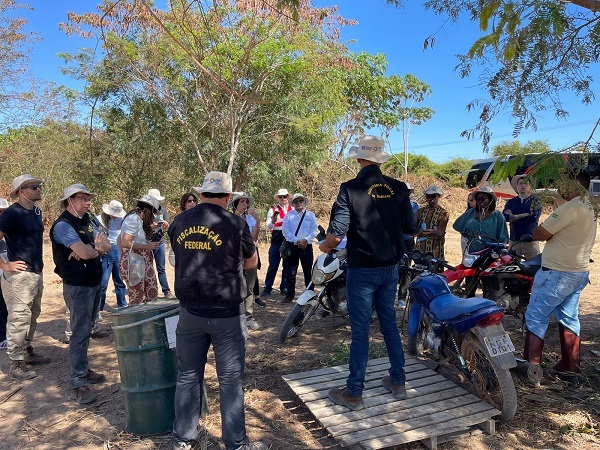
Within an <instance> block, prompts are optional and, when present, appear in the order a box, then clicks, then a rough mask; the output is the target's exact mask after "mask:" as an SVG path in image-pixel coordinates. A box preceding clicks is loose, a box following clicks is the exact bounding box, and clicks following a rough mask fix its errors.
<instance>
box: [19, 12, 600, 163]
mask: <svg viewBox="0 0 600 450" xmlns="http://www.w3.org/2000/svg"><path fill="white" fill-rule="evenodd" d="M28 3H29V4H30V5H31V6H32V7H33V8H34V11H31V12H24V11H23V12H22V15H24V16H25V17H27V18H28V19H29V20H30V24H29V29H30V30H32V31H36V32H38V33H39V36H40V37H41V38H42V39H43V41H42V42H40V43H38V44H36V46H35V48H34V52H33V54H32V55H31V68H32V69H33V71H34V73H35V74H36V75H37V76H41V77H43V78H45V79H47V80H52V81H54V82H56V83H58V84H66V85H68V86H71V87H75V88H80V87H81V84H78V83H75V81H74V80H72V79H70V78H67V77H64V76H62V74H61V72H60V67H62V65H63V63H62V60H60V59H59V58H58V56H57V53H59V52H68V53H73V52H75V51H77V49H78V48H79V47H82V46H85V47H93V46H94V45H95V42H93V41H90V40H82V39H79V38H72V37H68V36H66V35H65V34H64V33H63V32H61V31H60V30H59V28H58V24H59V22H64V21H66V19H67V12H68V11H75V12H85V11H96V8H95V6H96V4H98V3H99V1H97V0H54V1H50V0H31V1H29V2H28ZM315 3H316V4H322V5H334V4H336V5H338V6H339V7H340V14H341V15H342V16H343V17H346V18H348V19H355V20H357V21H358V22H359V24H358V25H356V26H354V27H346V28H345V29H344V30H343V33H342V40H343V41H345V42H346V43H347V45H348V47H349V48H350V50H352V51H354V52H361V51H366V52H369V53H373V54H375V53H384V54H385V55H386V57H387V59H388V61H389V63H390V65H389V68H388V74H390V75H391V74H398V75H406V74H407V73H411V74H413V75H415V76H417V77H418V78H419V79H421V80H422V81H424V82H426V83H428V84H429V85H431V87H432V90H433V93H432V96H431V97H430V98H429V99H428V100H427V101H426V102H425V103H424V104H426V105H427V106H429V107H431V108H433V109H434V110H435V115H434V117H433V118H432V119H431V120H430V121H429V122H427V123H425V124H423V125H421V126H414V127H413V128H412V129H411V132H410V141H409V148H410V149H411V152H413V153H416V154H424V155H427V156H428V157H429V158H430V159H431V160H433V161H435V162H445V161H448V160H449V159H452V158H454V157H457V156H462V157H465V158H469V159H478V158H484V157H486V155H485V154H484V153H483V150H482V147H481V142H480V141H479V140H470V141H467V140H465V139H463V138H461V137H460V133H461V131H463V130H465V129H467V128H471V127H472V126H473V125H474V124H475V123H476V121H477V115H478V113H477V111H472V112H470V113H469V112H467V111H466V109H465V106H466V105H467V103H468V102H469V101H470V100H473V99H475V98H485V92H483V91H482V90H480V89H479V88H478V87H477V86H476V84H477V80H476V78H469V79H461V78H460V76H459V75H458V73H457V72H455V71H454V70H453V69H454V66H456V64H457V59H456V55H457V54H459V53H464V52H466V50H467V49H468V47H469V44H470V43H472V42H473V41H474V39H476V38H477V37H478V36H479V35H480V32H479V30H478V27H477V24H474V23H471V22H470V21H468V20H463V21H461V22H460V23H459V24H454V23H452V22H448V23H446V25H445V26H444V27H443V28H442V30H441V31H439V32H437V34H436V40H435V45H434V47H433V48H432V49H428V50H426V51H423V41H424V40H425V38H426V37H427V36H428V35H430V34H433V33H435V32H436V31H438V29H440V27H442V25H443V24H444V22H445V21H446V17H444V16H436V15H434V14H433V13H431V12H429V11H425V10H424V9H423V7H422V6H421V3H422V2H417V1H414V0H412V1H411V0H407V1H406V2H405V3H406V7H405V8H404V9H396V8H394V7H391V6H387V5H385V4H384V2H383V0H362V1H361V0H340V1H330V0H319V1H315ZM591 73H592V74H593V75H594V76H595V78H597V79H600V68H599V66H598V65H596V66H593V68H592V69H591ZM598 83H599V81H598V80H597V81H596V86H599V84H598ZM563 100H564V101H565V104H566V105H567V106H568V107H567V109H568V110H569V112H570V117H569V118H568V120H560V121H559V120H558V119H556V118H555V117H554V115H553V114H552V112H550V111H548V112H546V113H544V114H543V115H541V116H540V117H538V131H537V132H530V131H526V132H523V133H522V134H521V135H520V137H519V138H518V139H519V140H520V141H521V142H522V143H524V142H527V141H528V140H535V139H540V140H546V141H548V143H549V144H550V146H551V147H552V148H553V149H557V148H562V147H565V146H568V145H571V144H573V143H575V142H577V141H580V140H585V139H587V137H588V136H589V134H590V133H591V130H592V128H593V124H594V123H595V121H596V120H597V119H598V117H599V116H600V114H599V113H598V112H599V111H600V108H599V107H598V101H597V102H596V103H595V104H593V105H592V106H585V105H582V104H581V103H580V102H579V101H578V100H577V99H576V98H574V97H573V96H569V95H566V94H565V95H564V96H563ZM599 101H600V99H599ZM512 127H513V123H512V122H511V120H510V118H509V117H508V116H503V117H498V118H496V119H495V120H494V122H493V123H492V131H493V134H494V137H493V138H492V142H491V145H492V146H493V145H495V144H497V143H499V142H501V141H506V140H512ZM596 137H597V139H600V132H598V133H597V136H596ZM391 145H392V151H393V152H394V153H401V152H402V146H403V144H402V138H401V135H400V133H397V134H394V135H393V136H392V139H391Z"/></svg>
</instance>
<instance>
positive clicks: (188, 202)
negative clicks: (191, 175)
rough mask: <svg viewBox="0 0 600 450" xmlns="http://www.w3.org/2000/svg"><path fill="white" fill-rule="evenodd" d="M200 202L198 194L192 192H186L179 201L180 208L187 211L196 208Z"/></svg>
mask: <svg viewBox="0 0 600 450" xmlns="http://www.w3.org/2000/svg"><path fill="white" fill-rule="evenodd" d="M197 204H198V196H197V195H196V194H194V193H192V192H186V193H185V194H183V195H182V196H181V200H180V201H179V210H180V211H187V210H188V209H192V208H194V207H195V206H196V205H197Z"/></svg>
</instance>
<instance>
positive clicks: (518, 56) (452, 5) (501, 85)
mask: <svg viewBox="0 0 600 450" xmlns="http://www.w3.org/2000/svg"><path fill="white" fill-rule="evenodd" d="M388 3H394V4H396V5H398V4H401V2H399V1H397V0H388ZM425 7H426V8H428V9H431V10H433V11H434V12H435V13H437V14H447V15H449V16H450V17H451V18H452V20H457V19H458V18H459V17H460V16H461V15H463V14H465V15H468V17H469V18H470V19H471V20H472V21H475V22H478V23H479V26H480V29H481V30H482V32H483V33H484V35H483V36H482V37H480V38H478V39H477V40H476V41H475V42H474V43H473V44H472V45H471V48H470V49H469V50H468V52H467V53H465V54H463V55H459V63H458V65H457V69H458V71H459V73H460V75H461V77H463V78H464V77H469V76H471V75H472V74H473V72H474V71H475V69H476V68H478V67H480V68H482V70H480V71H479V72H478V74H477V76H478V79H479V84H480V85H481V86H482V87H483V88H485V89H486V91H487V93H488V96H489V98H488V99H477V100H473V101H472V102H470V103H469V104H468V105H467V108H468V109H478V110H479V113H480V115H479V122H478V124H477V125H476V126H475V127H474V128H473V129H471V130H466V131H465V132H463V134H462V135H463V136H466V137H472V136H474V135H476V134H479V135H480V136H481V138H482V140H483V144H484V147H485V148H486V149H487V146H488V144H489V141H490V138H491V130H490V128H489V124H490V122H491V120H492V119H493V118H494V117H496V116H497V115H498V114H500V113H504V112H508V113H509V114H510V115H511V116H512V117H513V118H514V119H515V121H516V123H515V127H514V136H515V137H516V136H517V135H518V134H519V133H520V132H521V130H522V129H524V128H531V129H536V116H537V115H538V114H540V113H541V112H543V111H546V110H550V111H552V112H553V114H554V115H555V116H556V117H557V118H559V119H561V118H566V117H567V116H568V111H567V110H566V109H565V107H564V104H563V100H562V98H561V94H562V93H564V92H572V93H574V94H575V95H576V96H578V97H579V99H580V100H581V101H582V102H583V103H584V104H590V103H592V101H593V100H594V99H595V94H594V92H593V89H592V83H593V81H594V79H593V77H592V75H591V70H590V68H591V67H592V66H593V65H595V64H597V63H598V61H599V58H600V15H598V14H597V12H598V11H599V10H600V4H599V3H598V2H597V1H594V0H579V1H569V2H565V1H561V0H527V1H520V0H493V1H487V0H486V1H483V0H462V1H455V0H429V1H427V2H425Z"/></svg>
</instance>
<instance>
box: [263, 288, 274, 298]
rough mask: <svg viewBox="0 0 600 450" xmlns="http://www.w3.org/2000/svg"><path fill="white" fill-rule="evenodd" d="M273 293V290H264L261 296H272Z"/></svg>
mask: <svg viewBox="0 0 600 450" xmlns="http://www.w3.org/2000/svg"><path fill="white" fill-rule="evenodd" d="M271 292H272V290H271V289H267V288H264V289H263V291H262V292H261V293H260V296H261V297H265V296H267V295H271Z"/></svg>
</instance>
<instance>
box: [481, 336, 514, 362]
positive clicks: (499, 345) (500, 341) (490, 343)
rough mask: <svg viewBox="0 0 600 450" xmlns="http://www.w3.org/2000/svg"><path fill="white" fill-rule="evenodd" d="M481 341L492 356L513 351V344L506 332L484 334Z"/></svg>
mask: <svg viewBox="0 0 600 450" xmlns="http://www.w3.org/2000/svg"><path fill="white" fill-rule="evenodd" d="M483 342H485V346H486V347H487V349H488V352H490V356H492V357H494V356H499V355H503V354H504V353H510V352H514V351H515V346H514V345H513V343H512V341H511V340H510V337H509V336H508V334H506V333H502V334H497V335H495V336H486V337H485V338H483Z"/></svg>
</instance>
